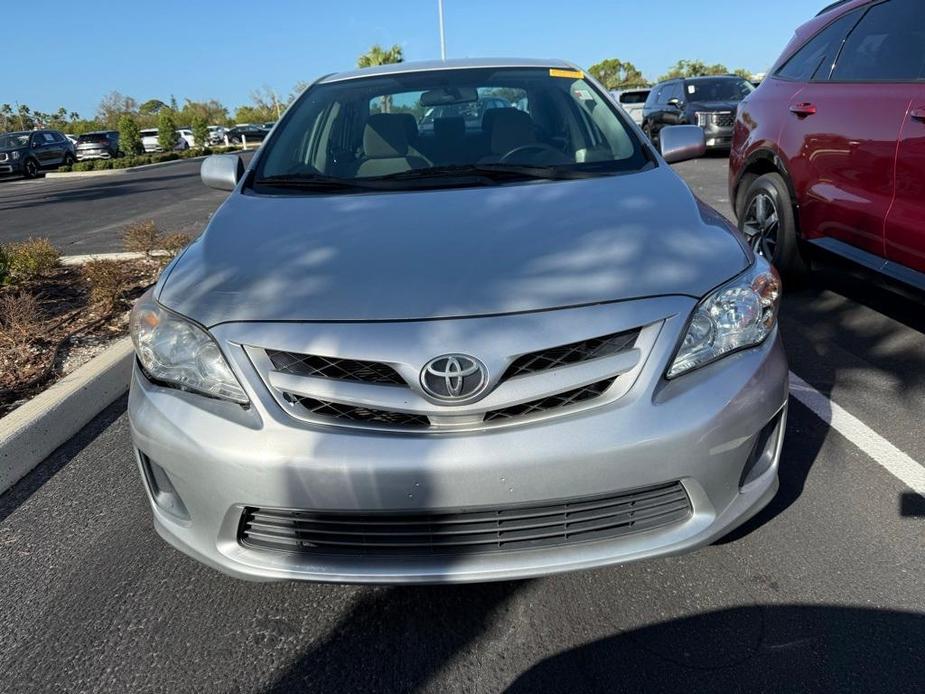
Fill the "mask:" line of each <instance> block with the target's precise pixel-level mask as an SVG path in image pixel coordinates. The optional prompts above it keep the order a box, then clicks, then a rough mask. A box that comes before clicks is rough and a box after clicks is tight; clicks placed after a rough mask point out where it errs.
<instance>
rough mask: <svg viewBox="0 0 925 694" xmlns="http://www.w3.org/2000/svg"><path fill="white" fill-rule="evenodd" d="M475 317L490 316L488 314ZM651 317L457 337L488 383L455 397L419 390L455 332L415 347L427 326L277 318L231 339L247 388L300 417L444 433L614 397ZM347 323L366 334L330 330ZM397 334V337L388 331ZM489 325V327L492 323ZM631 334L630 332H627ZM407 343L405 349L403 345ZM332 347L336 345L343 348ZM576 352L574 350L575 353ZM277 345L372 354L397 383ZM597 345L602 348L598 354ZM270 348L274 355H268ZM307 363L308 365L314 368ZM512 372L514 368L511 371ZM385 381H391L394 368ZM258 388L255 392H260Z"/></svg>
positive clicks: (363, 358)
mask: <svg viewBox="0 0 925 694" xmlns="http://www.w3.org/2000/svg"><path fill="white" fill-rule="evenodd" d="M582 312H584V309H582ZM576 313H577V312H576ZM650 315H651V314H650ZM661 315H662V316H664V315H665V314H661ZM473 320H478V321H480V322H481V321H484V322H488V321H492V320H495V319H473ZM497 320H505V321H511V320H515V319H510V318H503V319H497ZM519 320H527V319H526V318H525V319H517V321H519ZM650 320H652V321H653V322H649V323H647V324H642V327H635V328H628V327H626V323H627V321H626V320H625V319H624V320H622V321H621V320H619V319H618V320H615V321H613V322H612V323H611V325H614V324H616V326H617V327H618V328H620V329H619V330H618V331H617V332H612V333H605V332H601V333H598V334H599V335H601V337H584V336H582V335H581V333H584V334H585V335H587V334H588V332H589V330H588V328H589V327H590V328H591V329H593V328H594V327H595V326H594V323H593V322H590V323H589V325H587V326H586V325H575V326H574V327H573V329H571V330H569V331H568V332H570V333H571V334H572V335H575V334H576V333H577V334H578V336H579V337H583V339H582V340H579V341H576V342H565V343H559V345H555V343H554V344H553V345H552V346H549V347H541V345H542V341H541V340H542V334H541V333H539V332H532V333H526V334H524V335H523V336H522V337H521V335H520V334H519V331H517V330H516V325H515V329H510V328H505V329H504V331H502V332H498V333H495V335H494V338H493V339H492V340H491V341H489V342H488V343H486V344H487V345H488V346H489V348H487V349H481V350H480V349H479V346H480V344H481V343H475V342H469V343H466V342H465V341H462V344H460V345H459V346H460V347H461V350H460V351H468V352H469V353H470V354H472V355H473V356H475V357H477V358H480V359H483V360H484V361H485V362H486V365H487V366H488V368H489V383H490V385H489V388H488V390H487V394H486V395H485V396H483V397H481V398H480V399H478V400H476V401H474V402H467V403H464V404H462V405H452V404H447V403H445V402H442V401H436V400H433V399H431V398H429V397H428V396H427V395H426V393H425V392H424V390H423V388H422V386H421V384H420V371H421V368H422V366H423V364H425V363H426V360H427V358H429V357H431V356H432V352H437V350H440V349H446V348H455V347H456V345H457V343H456V342H455V341H450V340H447V341H446V342H441V343H439V344H437V345H436V347H435V346H434V345H430V346H427V345H424V346H423V348H422V345H421V344H419V343H418V342H417V341H415V340H414V339H413V338H412V336H414V335H421V334H423V335H424V339H425V341H427V342H430V341H432V340H431V338H430V335H429V333H430V330H431V328H430V326H425V327H424V328H422V327H419V326H417V325H410V326H407V327H406V326H404V325H402V326H398V327H396V326H394V325H393V326H390V327H389V330H390V331H394V332H392V333H391V334H390V333H389V332H386V333H385V335H386V336H387V337H386V339H385V340H383V341H382V342H380V341H379V340H378V338H377V337H376V335H377V334H378V331H377V330H374V329H373V327H372V326H370V327H369V329H366V328H365V327H364V328H363V329H360V328H358V327H354V326H337V327H336V328H335V330H336V331H337V332H335V333H334V334H333V335H331V336H323V337H313V336H312V335H311V334H310V333H309V334H307V336H306V337H302V338H301V339H299V337H297V336H299V335H306V333H304V332H301V331H304V330H306V329H307V328H306V327H302V326H297V327H295V328H294V330H295V331H296V332H294V336H296V337H295V339H292V338H289V337H288V335H287V333H286V332H285V331H283V330H282V329H281V328H280V327H279V326H274V327H273V328H271V329H270V331H269V333H268V334H269V336H270V338H269V339H267V342H268V343H269V344H266V345H261V346H253V345H252V344H248V342H246V341H241V342H236V346H237V348H238V350H240V354H241V357H242V358H243V362H242V363H241V364H240V365H239V366H240V367H241V368H244V369H245V370H249V371H250V372H251V373H252V374H253V375H254V378H255V379H256V382H252V385H253V387H255V388H258V389H265V393H266V395H267V396H269V397H270V398H271V399H272V400H274V401H275V402H276V404H277V405H278V406H279V407H280V408H281V409H282V410H283V412H285V413H286V414H287V415H289V416H291V417H293V418H295V419H297V420H302V421H305V422H307V423H313V424H319V425H325V426H337V427H348V428H352V429H367V430H373V431H384V432H393V433H402V432H409V433H416V434H420V433H425V434H441V433H455V432H468V431H480V430H487V429H491V428H498V427H510V426H520V425H522V424H527V423H531V422H535V421H541V420H544V419H548V418H551V417H557V416H564V415H566V414H571V413H574V412H580V411H583V410H586V409H590V408H594V407H601V406H604V405H607V404H609V403H612V402H614V401H616V400H618V399H619V398H621V397H623V396H624V395H625V394H626V393H627V392H628V391H629V390H630V389H631V388H632V387H633V385H634V384H635V383H636V381H637V378H638V375H639V373H640V372H641V370H642V369H643V367H644V366H645V364H646V361H647V359H648V357H649V355H650V353H651V352H652V350H653V348H654V346H655V343H656V341H657V339H658V335H659V333H660V331H661V329H662V327H663V326H664V324H665V319H664V318H659V317H656V316H652V318H651V319H650ZM569 322H573V321H572V320H571V319H568V320H567V321H566V323H565V325H568V324H569ZM621 323H622V325H621ZM640 324H641V323H637V325H640ZM442 325H443V324H439V323H438V324H437V328H436V329H435V331H436V330H437V329H439V330H441V331H442V330H443V329H442ZM467 326H468V322H466V323H463V327H464V328H466V327H467ZM563 327H564V326H563ZM399 328H400V329H399ZM406 330H407V331H408V332H407V333H406V332H405V331H406ZM344 331H345V332H346V334H348V335H349V334H356V333H359V334H361V335H367V334H368V335H369V337H368V341H363V342H357V341H355V340H352V341H351V340H348V341H347V342H342V341H341V340H340V339H336V340H335V339H332V337H333V338H338V336H339V335H342V334H344ZM508 331H510V332H508ZM275 333H278V334H279V338H278V339H274V338H273V335H274V334H275ZM396 333H397V336H398V338H399V339H395V337H396ZM557 333H558V336H559V337H560V338H561V337H562V336H563V335H567V334H568V333H567V332H566V331H565V330H563V329H562V328H559V326H556V328H555V329H553V330H550V334H551V335H553V336H555V335H556V334H557ZM255 334H256V333H255ZM261 334H263V333H261ZM487 334H489V335H491V334H492V333H491V332H490V331H489V332H488V333H487ZM406 336H407V337H406ZM631 336H635V337H634V338H633V339H632V340H631ZM264 338H266V335H264ZM409 338H410V339H409ZM246 339H247V338H245V340H246ZM547 339H549V338H548V337H547ZM405 344H407V348H406V347H405ZM521 344H523V345H526V346H528V347H533V348H532V349H530V350H528V351H522V352H520V353H518V352H513V351H512V353H510V355H509V356H505V354H504V353H503V351H502V352H501V353H500V354H499V350H498V346H501V347H502V349H503V348H504V347H505V346H507V347H515V348H516V347H517V346H519V345H521ZM547 344H548V343H547ZM492 348H493V349H492ZM405 349H407V353H404V352H405ZM338 350H341V353H340V354H338ZM573 351H575V352H576V353H574V354H573V353H572V352H573ZM280 352H285V353H288V354H295V355H309V354H327V355H331V354H334V355H338V356H337V357H330V356H328V357H325V360H331V361H333V360H339V361H342V362H344V361H346V362H349V364H348V365H349V366H352V365H353V364H359V367H358V368H359V369H360V370H361V371H362V369H364V368H365V366H366V364H370V363H377V364H382V365H387V366H388V367H390V368H391V369H393V370H394V372H395V373H396V374H398V376H399V378H400V379H401V381H402V382H401V383H391V382H377V381H378V375H377V374H373V375H372V377H370V376H369V374H368V373H366V372H363V373H364V375H363V376H362V377H363V378H367V377H368V378H370V380H369V381H363V380H360V378H361V377H356V378H353V377H351V378H349V379H342V378H331V377H330V376H329V375H327V374H324V375H298V374H297V373H292V372H293V371H297V372H298V371H303V367H302V366H301V365H302V364H304V363H305V362H304V361H301V360H300V361H299V363H298V364H297V365H295V366H293V365H292V359H287V360H280V358H279V356H278V353H280ZM550 352H552V355H550V359H545V360H541V362H539V363H537V364H533V365H530V366H528V367H527V369H530V368H532V369H533V371H532V372H531V371H529V370H528V371H527V372H524V370H523V368H522V367H523V366H524V365H526V363H527V360H526V359H524V357H525V356H526V357H528V359H532V358H533V357H534V356H536V355H544V354H547V353H550ZM609 352H615V353H609ZM602 353H604V356H600V355H601V354H602ZM563 355H565V356H564V359H563V358H562V357H563ZM271 356H276V357H277V358H276V360H275V363H274V361H273V360H271ZM587 357H590V358H587ZM518 360H519V364H518ZM562 362H565V363H564V364H563V363H562ZM512 365H515V370H514V371H513V372H512V371H510V369H509V367H511V366H512ZM277 366H282V368H283V370H279V369H277V368H276V367H277ZM313 366H315V365H314V364H312V365H311V366H310V367H309V368H308V369H306V370H308V371H311V370H312V368H311V367H313ZM338 366H340V365H338ZM509 373H517V375H516V376H508V375H507V374H509ZM351 376H352V373H351ZM390 380H394V377H392V379H390ZM602 384H603V385H602ZM257 395H258V397H262V396H260V395H259V393H258V394H257Z"/></svg>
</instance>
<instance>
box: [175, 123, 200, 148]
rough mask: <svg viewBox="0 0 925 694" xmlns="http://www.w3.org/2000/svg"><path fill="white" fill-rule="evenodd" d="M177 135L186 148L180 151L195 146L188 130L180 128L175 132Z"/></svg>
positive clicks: (194, 141)
mask: <svg viewBox="0 0 925 694" xmlns="http://www.w3.org/2000/svg"><path fill="white" fill-rule="evenodd" d="M177 135H179V136H180V139H181V140H183V142H185V143H186V147H182V148H181V149H189V148H190V147H195V146H196V138H195V137H193V131H192V130H190V129H189V128H180V129H179V130H177Z"/></svg>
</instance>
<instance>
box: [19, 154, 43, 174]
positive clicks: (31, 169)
mask: <svg viewBox="0 0 925 694" xmlns="http://www.w3.org/2000/svg"><path fill="white" fill-rule="evenodd" d="M39 170H40V167H39V163H38V162H37V161H36V160H35V159H32V158H31V157H30V158H29V159H26V160H25V161H24V162H23V163H22V175H23V177H25V178H36V177H37V176H38V175H39Z"/></svg>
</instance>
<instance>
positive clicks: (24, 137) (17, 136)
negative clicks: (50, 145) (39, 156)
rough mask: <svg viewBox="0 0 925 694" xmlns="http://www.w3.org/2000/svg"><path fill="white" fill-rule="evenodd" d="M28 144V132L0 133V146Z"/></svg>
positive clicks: (7, 147)
mask: <svg viewBox="0 0 925 694" xmlns="http://www.w3.org/2000/svg"><path fill="white" fill-rule="evenodd" d="M28 144H29V133H7V134H6V135H0V148H2V149H10V148H12V147H25V146H27V145H28Z"/></svg>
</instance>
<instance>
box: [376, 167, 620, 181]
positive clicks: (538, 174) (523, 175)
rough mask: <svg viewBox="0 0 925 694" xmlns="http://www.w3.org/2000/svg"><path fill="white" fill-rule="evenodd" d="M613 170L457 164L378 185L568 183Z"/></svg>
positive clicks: (413, 171) (383, 178)
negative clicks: (478, 180) (456, 181)
mask: <svg viewBox="0 0 925 694" xmlns="http://www.w3.org/2000/svg"><path fill="white" fill-rule="evenodd" d="M611 172H612V169H609V168H608V169H601V168H599V167H594V168H591V169H567V168H561V167H558V166H524V165H520V164H496V163H485V164H455V165H451V166H435V167H431V168H426V169H411V170H410V171H402V172H400V173H395V174H389V175H387V176H377V177H376V178H375V179H364V180H376V181H409V180H423V179H428V178H465V177H471V176H477V177H479V178H483V179H484V178H487V179H489V180H491V181H493V182H499V181H511V180H524V179H542V180H564V179H576V178H592V177H596V176H600V175H601V174H604V173H611Z"/></svg>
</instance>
